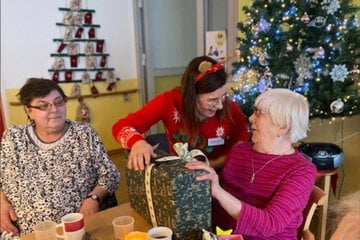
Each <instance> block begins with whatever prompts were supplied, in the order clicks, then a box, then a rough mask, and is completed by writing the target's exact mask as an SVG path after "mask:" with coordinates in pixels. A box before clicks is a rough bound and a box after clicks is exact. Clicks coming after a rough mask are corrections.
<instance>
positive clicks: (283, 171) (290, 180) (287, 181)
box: [186, 88, 316, 240]
mask: <svg viewBox="0 0 360 240" xmlns="http://www.w3.org/2000/svg"><path fill="white" fill-rule="evenodd" d="M308 118H309V106H308V103H307V101H306V99H305V98H304V96H302V95H300V94H297V93H295V92H292V91H291V90H289V89H283V88H282V89H270V90H268V91H266V92H264V93H262V94H260V95H259V96H258V97H257V98H256V100H255V110H254V113H253V114H252V115H251V116H250V123H251V130H252V137H251V140H252V142H248V143H239V144H236V145H235V146H234V147H233V149H232V151H231V153H230V154H229V158H228V160H227V162H226V163H225V165H224V167H223V170H222V172H221V173H220V175H217V174H216V172H215V171H214V169H212V168H211V167H209V166H207V165H206V164H204V163H203V162H200V161H194V162H190V163H187V165H186V167H187V168H188V169H204V170H206V171H207V172H208V173H207V174H204V175H201V176H198V177H197V180H198V181H204V180H210V181H211V193H212V197H213V200H214V201H213V225H214V227H216V226H219V227H220V228H221V229H223V230H228V229H232V230H233V233H236V234H242V235H243V236H244V238H245V239H257V240H261V239H266V240H269V239H287V240H290V239H293V240H295V239H297V231H298V227H299V226H300V225H301V223H302V220H303V215H302V211H303V209H304V208H305V206H306V204H307V201H308V198H309V196H310V193H311V190H312V189H313V185H314V183H315V178H316V167H315V165H314V164H313V163H311V162H310V161H308V160H307V159H306V158H305V157H304V156H303V155H302V154H301V153H300V152H299V151H297V150H296V149H295V148H294V147H293V143H295V142H297V141H299V140H301V139H302V138H305V137H306V132H307V129H308Z"/></svg>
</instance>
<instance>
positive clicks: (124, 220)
mask: <svg viewBox="0 0 360 240" xmlns="http://www.w3.org/2000/svg"><path fill="white" fill-rule="evenodd" d="M112 225H113V227H114V236H115V240H125V236H126V235H128V234H129V233H130V232H132V231H134V218H133V217H131V216H121V217H117V218H115V219H114V220H113V221H112Z"/></svg>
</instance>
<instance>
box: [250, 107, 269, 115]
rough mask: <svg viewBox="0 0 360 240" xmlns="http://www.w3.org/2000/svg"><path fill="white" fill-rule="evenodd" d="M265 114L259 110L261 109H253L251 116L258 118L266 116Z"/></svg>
mask: <svg viewBox="0 0 360 240" xmlns="http://www.w3.org/2000/svg"><path fill="white" fill-rule="evenodd" d="M266 113H267V112H265V111H263V110H261V109H258V108H256V107H253V114H254V115H255V116H256V117H260V116H261V115H263V114H266Z"/></svg>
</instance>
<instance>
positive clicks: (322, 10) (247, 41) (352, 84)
mask: <svg viewBox="0 0 360 240" xmlns="http://www.w3.org/2000/svg"><path fill="white" fill-rule="evenodd" d="M358 10H359V8H358V7H356V6H355V5H352V4H351V1H350V0H344V1H338V0H304V1H297V0H265V1H263V0H253V1H252V4H251V6H245V7H244V8H243V11H244V13H245V14H246V20H245V21H244V22H240V23H238V29H239V31H240V32H241V36H239V37H238V41H239V48H238V50H237V51H236V53H237V59H236V60H235V62H234V63H233V67H234V71H233V76H234V81H238V83H239V84H238V85H237V86H236V87H233V88H232V98H233V99H234V100H235V101H236V102H237V103H238V104H239V105H240V106H241V107H242V109H243V111H244V112H245V114H246V115H247V116H249V115H250V114H251V113H252V106H253V103H254V100H255V98H256V96H257V95H258V94H260V93H261V92H263V91H266V89H268V88H278V87H281V88H289V89H291V90H293V91H296V92H298V93H301V94H303V95H304V96H305V97H306V98H307V99H308V101H309V103H310V118H322V119H329V118H333V117H345V116H355V115H357V114H360V105H359V104H360V98H359V75H360V71H359V65H360V45H359V41H360V29H359V26H358V21H357V17H356V15H355V13H356V12H357V11H358Z"/></svg>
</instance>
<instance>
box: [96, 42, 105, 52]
mask: <svg viewBox="0 0 360 240" xmlns="http://www.w3.org/2000/svg"><path fill="white" fill-rule="evenodd" d="M103 50H104V40H97V41H96V52H98V53H102V52H103Z"/></svg>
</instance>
